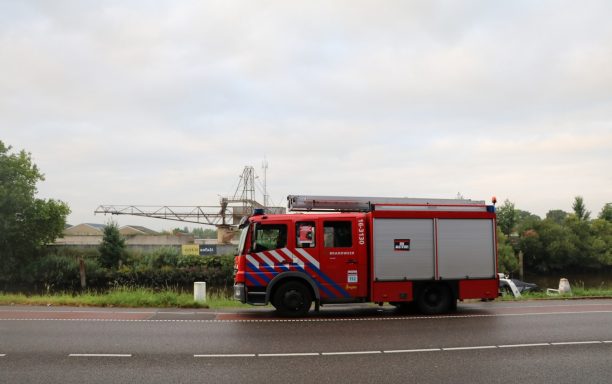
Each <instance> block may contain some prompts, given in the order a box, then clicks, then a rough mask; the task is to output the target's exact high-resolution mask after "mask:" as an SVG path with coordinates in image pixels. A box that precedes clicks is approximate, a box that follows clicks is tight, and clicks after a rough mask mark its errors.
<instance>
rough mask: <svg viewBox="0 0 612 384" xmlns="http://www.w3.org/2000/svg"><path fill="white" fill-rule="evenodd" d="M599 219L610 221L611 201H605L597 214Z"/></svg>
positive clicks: (611, 214)
mask: <svg viewBox="0 0 612 384" xmlns="http://www.w3.org/2000/svg"><path fill="white" fill-rule="evenodd" d="M597 217H598V218H599V219H602V220H606V221H607V222H609V223H612V203H607V204H606V205H604V206H603V208H602V209H601V212H599V215H598V216H597Z"/></svg>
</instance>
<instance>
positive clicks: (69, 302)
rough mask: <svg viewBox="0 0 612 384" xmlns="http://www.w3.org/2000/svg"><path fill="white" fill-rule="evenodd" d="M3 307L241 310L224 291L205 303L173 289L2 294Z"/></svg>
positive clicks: (0, 301) (120, 289)
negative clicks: (233, 308) (44, 306)
mask: <svg viewBox="0 0 612 384" xmlns="http://www.w3.org/2000/svg"><path fill="white" fill-rule="evenodd" d="M0 305H58V306H60V305H65V306H76V307H126V308H137V307H152V308H222V307H240V306H242V305H243V304H241V303H239V302H237V301H234V300H233V299H232V298H231V297H228V296H227V294H225V293H224V292H212V293H211V294H209V295H208V297H207V300H206V302H205V303H202V302H197V301H194V300H193V294H191V293H180V292H177V291H174V290H165V291H154V290H151V289H147V288H126V287H121V288H115V289H112V290H110V291H108V292H106V293H99V292H84V293H76V294H72V293H54V294H49V295H25V294H22V293H17V294H12V293H2V292H0Z"/></svg>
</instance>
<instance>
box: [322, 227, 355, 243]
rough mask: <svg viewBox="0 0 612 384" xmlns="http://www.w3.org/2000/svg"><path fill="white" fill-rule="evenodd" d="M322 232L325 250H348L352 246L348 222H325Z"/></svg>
mask: <svg viewBox="0 0 612 384" xmlns="http://www.w3.org/2000/svg"><path fill="white" fill-rule="evenodd" d="M323 230H324V237H325V248H349V247H351V246H352V245H353V234H352V225H351V222H350V221H326V222H325V223H324V224H323Z"/></svg>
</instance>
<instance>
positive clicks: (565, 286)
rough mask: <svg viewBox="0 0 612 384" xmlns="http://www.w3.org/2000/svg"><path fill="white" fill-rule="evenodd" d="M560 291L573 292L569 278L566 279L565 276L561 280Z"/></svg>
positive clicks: (562, 292)
mask: <svg viewBox="0 0 612 384" xmlns="http://www.w3.org/2000/svg"><path fill="white" fill-rule="evenodd" d="M559 293H560V294H564V293H567V294H571V293H572V289H571V288H570V283H569V280H568V279H566V278H565V277H564V278H562V279H561V280H559Z"/></svg>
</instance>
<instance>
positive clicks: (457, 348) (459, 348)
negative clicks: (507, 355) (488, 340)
mask: <svg viewBox="0 0 612 384" xmlns="http://www.w3.org/2000/svg"><path fill="white" fill-rule="evenodd" d="M495 348H497V346H496V345H479V346H476V347H451V348H442V350H443V351H466V350H471V349H495Z"/></svg>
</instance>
